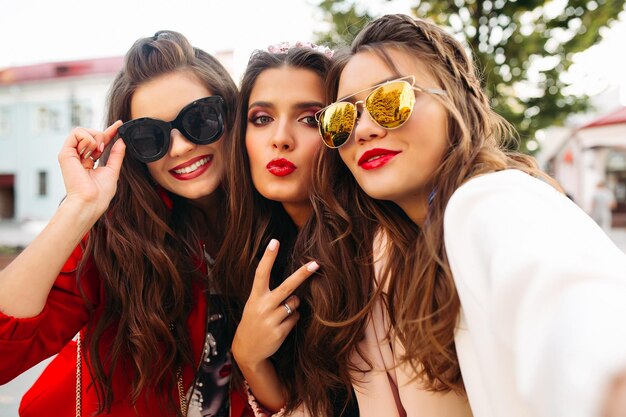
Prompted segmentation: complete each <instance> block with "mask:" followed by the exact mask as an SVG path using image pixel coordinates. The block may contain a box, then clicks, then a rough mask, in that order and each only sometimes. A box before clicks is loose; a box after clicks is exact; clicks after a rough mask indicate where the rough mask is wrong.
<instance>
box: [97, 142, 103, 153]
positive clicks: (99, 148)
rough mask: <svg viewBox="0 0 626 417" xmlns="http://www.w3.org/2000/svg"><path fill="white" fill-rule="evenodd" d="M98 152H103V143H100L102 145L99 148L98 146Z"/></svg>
mask: <svg viewBox="0 0 626 417" xmlns="http://www.w3.org/2000/svg"><path fill="white" fill-rule="evenodd" d="M98 150H99V151H100V152H102V151H104V142H102V143H101V144H100V146H98Z"/></svg>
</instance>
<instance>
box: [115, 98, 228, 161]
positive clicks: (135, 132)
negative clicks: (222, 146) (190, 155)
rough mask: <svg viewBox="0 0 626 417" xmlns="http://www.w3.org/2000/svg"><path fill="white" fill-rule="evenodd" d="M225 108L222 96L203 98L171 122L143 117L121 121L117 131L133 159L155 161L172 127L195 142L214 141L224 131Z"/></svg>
mask: <svg viewBox="0 0 626 417" xmlns="http://www.w3.org/2000/svg"><path fill="white" fill-rule="evenodd" d="M225 110H226V109H225V104H224V99H222V97H220V96H209V97H204V98H201V99H198V100H196V101H194V102H192V103H189V104H188V105H186V106H185V107H183V109H182V110H181V111H180V113H178V116H176V119H174V120H172V121H170V122H166V121H163V120H159V119H151V118H149V117H142V118H140V119H134V120H131V121H128V122H126V123H124V124H123V125H122V126H120V128H119V130H118V133H119V135H120V137H121V138H122V139H124V142H125V143H126V146H127V148H128V150H129V151H130V152H131V154H132V155H133V156H134V157H135V158H137V159H138V160H139V161H141V162H144V163H148V162H154V161H157V160H159V159H161V158H163V156H165V154H166V153H167V151H168V150H169V148H170V136H171V132H172V129H178V130H179V131H180V132H181V133H182V134H183V135H184V136H185V137H186V138H187V139H188V140H189V141H191V142H193V143H195V144H197V145H208V144H209V143H213V142H215V141H217V140H218V139H219V138H220V137H221V136H222V134H223V133H224V117H225Z"/></svg>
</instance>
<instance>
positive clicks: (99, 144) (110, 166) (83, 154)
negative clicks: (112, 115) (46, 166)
mask: <svg viewBox="0 0 626 417" xmlns="http://www.w3.org/2000/svg"><path fill="white" fill-rule="evenodd" d="M121 125H122V122H121V121H117V122H115V123H113V124H112V125H111V126H109V127H108V128H107V129H106V130H105V131H104V132H100V131H98V130H93V129H86V128H82V127H77V128H75V129H74V130H72V132H71V133H70V135H69V136H68V137H67V139H66V140H65V142H64V143H63V147H62V148H61V151H60V152H59V157H58V159H59V165H60V166H61V172H62V173H63V181H64V183H65V189H66V192H67V197H66V202H70V201H71V202H75V203H78V204H79V205H81V207H84V208H85V209H88V208H89V209H91V210H92V211H93V215H94V216H95V217H99V216H100V215H102V213H104V211H105V210H106V208H107V207H108V205H109V203H110V202H111V199H112V198H113V196H114V195H115V191H116V190H117V179H118V178H119V174H120V168H121V166H122V161H123V159H124V153H125V149H126V146H125V144H124V142H123V141H122V140H118V141H116V142H115V144H114V145H113V147H112V149H111V154H110V156H109V158H108V161H107V164H106V166H101V165H100V164H97V165H96V161H97V160H98V158H100V156H101V155H102V152H103V150H104V148H105V147H106V146H107V145H108V144H109V143H110V142H111V141H112V140H113V138H114V137H115V135H116V133H117V129H118V128H119V127H120V126H121ZM94 167H95V168H94Z"/></svg>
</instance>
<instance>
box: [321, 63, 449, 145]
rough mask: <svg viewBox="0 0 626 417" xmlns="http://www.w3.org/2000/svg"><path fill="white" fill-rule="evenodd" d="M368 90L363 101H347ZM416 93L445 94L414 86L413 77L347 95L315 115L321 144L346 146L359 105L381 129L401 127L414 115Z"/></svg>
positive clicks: (409, 76) (357, 116)
mask: <svg viewBox="0 0 626 417" xmlns="http://www.w3.org/2000/svg"><path fill="white" fill-rule="evenodd" d="M368 90H372V92H371V93H369V94H368V95H367V97H365V100H359V101H356V102H354V103H352V102H350V101H347V100H349V99H350V98H351V97H354V96H356V95H358V94H361V93H363V92H365V91H368ZM415 91H420V92H425V93H431V94H437V95H446V92H445V90H440V89H437V88H423V87H420V86H418V85H416V84H415V77H414V76H412V75H408V76H406V77H401V78H397V79H395V80H391V81H385V82H383V83H380V84H376V85H373V86H371V87H368V88H366V89H363V90H361V91H357V92H356V93H354V94H350V95H349V96H347V97H344V98H342V99H341V100H339V101H336V102H334V103H332V104H330V105H329V106H326V107H324V108H323V109H322V110H320V111H318V112H317V113H315V119H316V120H317V122H318V125H319V131H320V136H321V137H322V141H323V142H324V143H325V144H326V146H328V147H329V148H339V147H340V146H342V145H343V144H345V143H346V142H347V141H348V139H349V138H350V135H351V134H352V131H353V130H354V126H355V125H356V122H357V120H358V118H359V116H360V114H359V113H358V106H359V105H362V106H363V107H364V108H365V109H366V110H367V113H368V114H369V116H370V118H371V119H372V121H373V122H374V123H376V124H377V125H378V126H380V127H382V128H385V129H396V128H398V127H400V126H402V125H403V124H404V122H406V121H407V120H408V119H409V117H411V114H412V113H413V107H414V105H415Z"/></svg>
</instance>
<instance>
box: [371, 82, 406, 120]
mask: <svg viewBox="0 0 626 417" xmlns="http://www.w3.org/2000/svg"><path fill="white" fill-rule="evenodd" d="M414 104H415V93H414V92H413V88H412V87H411V85H410V84H409V83H407V82H406V81H396V82H391V83H388V84H385V85H382V86H380V87H378V88H377V89H376V90H374V91H372V92H371V93H370V95H369V96H368V97H367V100H366V101H365V107H366V108H367V111H368V112H369V114H370V116H371V117H372V119H373V120H374V121H376V123H378V124H379V125H380V126H382V127H384V128H386V129H393V128H395V127H398V126H400V125H402V124H403V123H404V122H406V121H407V120H408V118H409V117H411V112H412V111H413V105H414Z"/></svg>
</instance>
